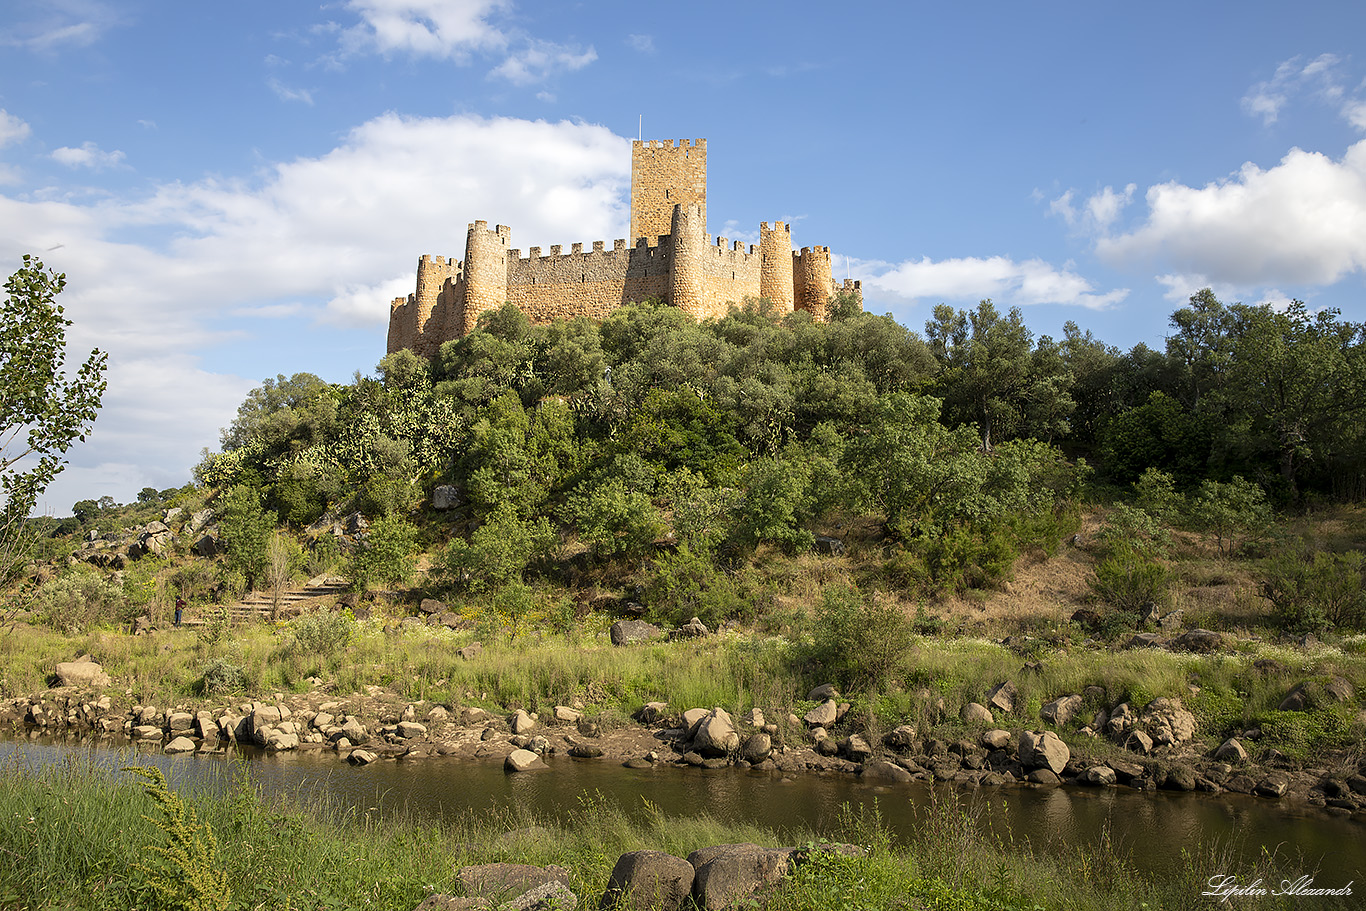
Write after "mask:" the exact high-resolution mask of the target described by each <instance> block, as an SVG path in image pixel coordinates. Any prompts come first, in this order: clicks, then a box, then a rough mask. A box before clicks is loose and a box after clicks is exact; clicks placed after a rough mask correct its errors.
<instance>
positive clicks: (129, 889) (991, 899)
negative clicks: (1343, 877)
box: [0, 758, 1346, 911]
mask: <svg viewBox="0 0 1366 911" xmlns="http://www.w3.org/2000/svg"><path fill="white" fill-rule="evenodd" d="M3 771H4V774H5V780H6V787H5V788H4V789H3V790H2V791H0V905H3V906H4V907H6V908H14V909H22V911H39V909H50V908H63V907H81V908H85V909H90V911H99V909H105V908H108V909H116V908H117V909H123V908H131V907H158V908H163V907H164V908H175V909H207V908H211V907H212V908H231V909H234V911H236V909H272V911H318V909H327V908H373V909H376V911H383V909H393V911H411V909H412V908H414V907H416V906H417V905H418V904H419V903H420V902H421V901H422V900H423V898H425V897H426V896H427V895H428V894H431V893H434V892H435V893H448V894H459V883H458V879H457V875H456V874H457V872H458V870H459V869H460V867H461V866H463V865H467V864H480V863H492V862H499V861H506V862H516V863H531V864H537V865H548V864H556V865H559V866H562V867H564V868H565V869H567V870H568V871H569V872H570V876H571V884H572V886H571V887H572V889H573V891H574V892H575V893H576V894H577V895H578V896H580V906H581V907H582V906H585V905H594V904H595V903H596V901H597V898H598V896H600V895H602V893H603V891H604V889H605V887H606V884H607V880H608V876H609V874H610V873H611V869H612V866H613V864H614V863H615V861H616V859H617V857H619V856H620V855H621V854H623V853H625V852H627V851H635V850H641V849H652V850H658V851H664V852H667V853H671V854H674V855H675V856H679V857H686V856H687V855H688V853H689V852H691V851H694V850H696V849H698V848H699V847H705V846H708V845H717V844H735V843H739V842H754V843H757V844H760V845H765V846H770V847H779V846H783V845H803V844H807V843H808V842H816V841H819V840H822V839H826V838H828V839H830V840H832V841H841V842H845V843H849V844H856V845H860V846H862V847H863V848H865V849H866V852H867V853H866V854H865V856H862V857H841V856H835V855H832V856H828V857H824V858H822V859H821V860H820V861H818V862H812V863H810V864H807V865H804V866H802V867H800V868H798V870H797V872H796V873H795V874H794V875H792V876H790V877H789V878H788V879H787V880H785V881H784V882H783V883H782V884H781V885H780V886H779V887H778V888H777V890H776V891H774V892H773V893H772V894H771V896H770V897H769V899H768V903H767V904H766V905H765V907H768V908H771V909H779V911H781V909H791V911H827V909H828V911H846V909H850V908H868V909H896V908H921V909H926V911H939V909H943V911H949V909H953V911H978V909H981V911H987V909H991V911H1016V909H1018V911H1034V909H1051V908H1068V909H1076V911H1089V909H1095V911H1101V909H1138V908H1154V909H1156V908H1181V907H1189V905H1190V902H1191V900H1192V899H1191V896H1193V895H1198V894H1200V892H1201V891H1202V890H1204V889H1206V888H1207V887H1208V886H1207V881H1208V877H1209V872H1208V871H1211V870H1217V871H1220V872H1222V873H1224V874H1226V875H1233V876H1237V877H1238V878H1239V881H1240V882H1244V883H1250V882H1253V881H1254V880H1255V879H1257V878H1258V877H1259V876H1260V877H1263V878H1264V880H1265V881H1266V882H1279V880H1280V878H1281V874H1282V873H1283V871H1285V870H1295V871H1297V872H1302V873H1311V872H1312V871H1311V870H1307V869H1304V868H1303V866H1302V865H1300V866H1296V864H1297V863H1298V862H1299V859H1298V858H1293V857H1283V856H1275V857H1268V858H1267V859H1266V862H1265V867H1264V868H1262V869H1256V870H1244V869H1239V868H1237V867H1236V866H1235V865H1232V864H1231V863H1230V861H1229V859H1228V857H1227V856H1224V855H1223V854H1222V853H1221V850H1222V849H1221V848H1217V847H1216V848H1211V850H1210V851H1209V854H1208V856H1200V857H1189V858H1188V859H1187V860H1186V863H1185V866H1184V867H1183V868H1181V869H1178V870H1174V871H1171V872H1170V873H1169V874H1167V875H1164V876H1162V877H1160V878H1155V879H1154V878H1150V877H1147V876H1144V875H1141V874H1140V873H1139V871H1138V870H1137V869H1136V868H1135V867H1134V866H1133V865H1132V863H1131V862H1130V861H1128V860H1126V859H1125V858H1124V854H1123V852H1120V851H1117V850H1115V846H1114V845H1111V844H1108V843H1107V842H1106V841H1105V839H1103V838H1102V839H1101V840H1099V841H1098V842H1097V843H1095V844H1094V845H1087V846H1083V847H1079V848H1076V849H1073V850H1070V851H1059V850H1058V849H1055V848H1051V849H1048V850H1041V849H1040V848H1038V847H1036V846H1033V845H1030V844H1027V843H1021V842H1013V841H1012V842H1003V841H1001V840H999V839H998V838H996V837H994V836H991V835H990V834H986V833H985V832H984V830H983V829H981V828H980V827H979V826H978V825H977V824H976V822H975V817H974V813H973V811H971V810H970V809H969V808H968V807H967V806H966V805H959V804H957V803H956V802H947V803H943V802H941V803H938V804H935V805H932V806H931V807H930V808H929V809H928V810H927V811H926V812H925V815H924V817H923V819H922V820H921V825H920V827H919V833H918V836H917V837H916V839H915V840H914V841H912V842H910V843H907V844H896V843H893V841H892V840H891V839H890V837H889V836H888V834H887V832H886V830H885V829H883V827H882V826H881V823H880V820H879V819H878V817H877V815H876V811H875V810H869V809H864V810H861V811H856V810H849V809H847V808H846V811H845V812H844V813H843V814H842V816H841V819H840V822H839V824H838V825H837V826H836V827H835V829H834V830H832V831H829V832H823V833H813V832H805V831H773V830H768V829H765V828H763V827H760V826H753V825H743V824H738V825H737V824H728V823H722V822H719V821H717V820H715V819H713V818H710V817H706V816H694V817H676V816H665V815H663V814H661V813H659V812H658V811H656V810H654V809H653V808H651V807H649V806H648V805H645V806H642V807H639V808H635V809H634V810H633V809H632V808H623V807H619V806H615V805H610V804H608V803H606V802H603V801H601V800H595V799H593V798H591V797H585V798H584V800H583V802H582V803H581V804H580V808H579V810H578V811H577V812H575V813H573V814H571V815H570V816H569V817H568V818H554V819H550V818H532V817H522V816H518V815H515V814H509V815H503V816H492V817H491V816H489V815H487V814H485V815H481V816H470V817H466V818H463V819H460V820H457V821H454V822H440V821H433V820H431V819H428V818H421V817H417V816H397V817H381V816H378V815H375V814H370V813H366V812H364V811H342V810H339V809H337V808H334V807H329V806H326V805H321V804H319V803H317V802H316V801H315V800H313V799H296V798H292V797H290V796H288V795H283V796H281V795H275V796H273V797H272V798H270V799H267V798H266V797H265V796H264V795H262V794H260V793H257V792H256V791H254V790H253V789H252V787H251V786H250V784H249V783H248V780H247V779H246V778H245V777H243V776H241V775H239V776H238V777H237V779H236V780H235V781H234V782H230V783H225V784H224V786H223V787H222V788H220V789H217V790H213V789H205V790H202V791H198V792H184V791H178V790H177V789H176V787H175V782H174V780H173V781H172V785H171V787H170V788H165V787H162V786H160V785H159V784H158V783H157V782H156V780H155V779H156V776H155V775H153V776H152V779H153V780H152V782H151V785H150V786H148V787H145V788H144V787H143V786H142V785H141V784H140V783H139V780H138V779H137V778H135V776H133V775H131V774H124V775H117V774H113V773H110V772H107V771H101V770H98V769H95V768H93V767H91V766H89V765H82V764H81V763H79V762H69V763H65V764H59V765H54V766H48V767H46V768H41V769H33V768H30V767H27V766H26V765H25V764H24V763H23V761H22V758H12V759H11V760H10V762H9V763H8V765H7V767H6V768H4V770H3ZM168 803H169V804H171V806H172V807H173V808H174V807H179V808H180V816H179V819H180V820H181V825H180V826H179V829H178V831H179V833H180V834H179V835H174V834H171V830H172V829H174V828H175V827H173V826H172V825H171V822H170V820H171V819H172V815H171V814H169V813H168V811H167V810H166V809H164V808H165V807H166V806H167V804H168ZM112 832H117V833H120V837H118V838H110V837H109V833H112ZM210 841H211V842H212V843H213V845H214V849H213V850H212V851H207V850H204V849H203V846H204V845H205V844H207V843H209V842H210ZM173 844H190V845H192V846H193V845H197V846H198V847H197V848H195V849H193V850H190V851H186V852H183V853H182V855H181V857H182V858H183V859H182V860H181V861H179V866H176V865H175V863H172V868H173V869H174V870H175V871H176V872H177V873H179V874H180V877H181V880H182V881H185V882H188V881H190V880H195V881H205V882H212V883H214V884H215V886H216V888H214V889H212V890H203V891H200V892H195V891H194V890H191V889H189V888H188V887H186V888H184V889H182V890H181V891H179V892H176V893H174V894H173V895H172V896H171V899H170V900H169V901H165V900H164V899H165V898H166V896H167V894H168V893H166V891H165V890H164V889H162V888H159V887H158V886H157V885H156V883H158V882H160V881H163V880H164V879H165V871H166V869H168V868H163V867H162V866H160V865H159V863H158V862H157V861H156V858H161V859H163V860H165V859H166V858H167V856H168V855H167V854H166V853H164V851H163V850H159V849H166V848H167V846H168V845H173ZM1295 901H1297V899H1295V898H1292V897H1286V898H1282V899H1277V898H1274V897H1267V898H1262V899H1258V900H1257V907H1259V908H1282V907H1287V908H1288V907H1293V906H1294V902H1295ZM1315 901H1316V902H1321V903H1322V907H1325V908H1333V907H1346V905H1345V904H1340V903H1335V902H1334V900H1333V899H1331V898H1323V899H1318V898H1316V899H1315ZM1316 906H1317V905H1316Z"/></svg>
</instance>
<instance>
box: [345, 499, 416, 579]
mask: <svg viewBox="0 0 1366 911" xmlns="http://www.w3.org/2000/svg"><path fill="white" fill-rule="evenodd" d="M416 548H417V529H416V528H414V527H413V526H412V524H411V523H409V522H408V521H407V520H406V519H403V518H400V517H399V516H384V517H382V518H379V519H376V520H375V522H374V524H373V525H371V526H370V529H369V530H368V531H367V532H366V533H365V538H364V540H362V541H361V542H360V545H359V546H358V547H357V548H356V552H355V553H354V554H352V555H351V561H350V576H351V585H352V587H353V588H356V589H359V590H361V591H364V590H365V589H367V588H369V587H370V584H371V583H373V582H378V583H381V584H384V585H390V586H398V585H402V584H403V583H405V582H407V581H408V578H409V577H410V576H411V575H412V573H413V551H414V550H415V549H416Z"/></svg>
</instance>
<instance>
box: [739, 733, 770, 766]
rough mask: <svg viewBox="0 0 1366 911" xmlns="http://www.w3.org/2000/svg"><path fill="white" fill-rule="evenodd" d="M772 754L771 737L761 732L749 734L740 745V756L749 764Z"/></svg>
mask: <svg viewBox="0 0 1366 911" xmlns="http://www.w3.org/2000/svg"><path fill="white" fill-rule="evenodd" d="M771 755H773V738H772V737H769V736H768V735H767V734H765V733H763V732H758V733H754V734H751V735H749V737H748V738H747V739H746V740H745V742H744V744H743V745H742V746H741V747H740V758H741V759H743V760H744V761H745V762H748V763H749V764H750V765H758V764H759V763H761V762H763V761H764V760H765V759H767V758H768V757H769V756H771Z"/></svg>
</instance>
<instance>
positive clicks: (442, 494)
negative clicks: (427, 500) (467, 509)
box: [432, 484, 465, 512]
mask: <svg viewBox="0 0 1366 911" xmlns="http://www.w3.org/2000/svg"><path fill="white" fill-rule="evenodd" d="M464 500H465V498H464V497H462V496H461V495H460V488H458V487H456V486H455V485H453V484H438V485H437V486H436V487H434V488H432V509H435V510H437V511H438V512H444V511H446V510H448V509H459V508H460V507H461V506H463V505H464Z"/></svg>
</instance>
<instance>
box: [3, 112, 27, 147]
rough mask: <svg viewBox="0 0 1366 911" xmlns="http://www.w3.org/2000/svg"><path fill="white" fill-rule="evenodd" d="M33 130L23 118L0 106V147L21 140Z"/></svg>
mask: <svg viewBox="0 0 1366 911" xmlns="http://www.w3.org/2000/svg"><path fill="white" fill-rule="evenodd" d="M31 132H33V131H32V129H30V127H29V125H28V124H27V123H25V122H24V121H23V120H21V119H19V118H18V117H15V116H14V115H13V114H11V113H10V112H9V111H6V110H5V109H4V108H0V149H3V148H4V147H5V146H7V145H13V144H14V143H16V142H23V141H24V140H25V139H27V138H28V137H29V134H30V133H31Z"/></svg>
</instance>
